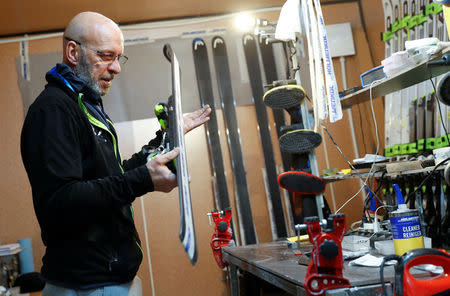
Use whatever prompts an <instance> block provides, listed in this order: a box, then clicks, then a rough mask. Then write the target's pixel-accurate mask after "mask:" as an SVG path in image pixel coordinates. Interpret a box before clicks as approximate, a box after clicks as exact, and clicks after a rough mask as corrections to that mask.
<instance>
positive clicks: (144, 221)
mask: <svg viewBox="0 0 450 296" xmlns="http://www.w3.org/2000/svg"><path fill="white" fill-rule="evenodd" d="M139 199H140V201H141V208H142V222H143V224H144V235H145V248H146V250H147V258H148V271H149V273H150V286H151V287H152V295H153V296H156V294H155V283H154V281H153V270H152V259H151V257H150V243H149V240H148V231H147V219H146V216H145V206H144V198H143V197H140V198H139Z"/></svg>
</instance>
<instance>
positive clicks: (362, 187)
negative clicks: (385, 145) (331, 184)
mask: <svg viewBox="0 0 450 296" xmlns="http://www.w3.org/2000/svg"><path fill="white" fill-rule="evenodd" d="M382 80H383V79H379V80H375V81H372V83H371V84H370V86H369V94H370V109H371V111H372V118H373V122H374V125H375V136H376V139H377V150H376V152H375V155H378V151H379V149H380V140H379V138H378V124H377V119H376V117H375V112H374V110H373V98H372V87H373V85H374V84H376V83H378V82H380V81H382ZM375 162H376V157H375V158H374V161H373V162H372V165H371V166H370V170H369V172H368V173H367V177H366V179H365V180H364V181H363V184H362V186H361V188H360V189H359V190H358V192H356V193H355V195H353V196H352V197H350V198H349V199H348V200H347V201H346V202H345V203H344V204H343V205H342V206H341V207H340V208H339V209H338V210H337V211H336V212H335V214H337V213H339V211H340V210H342V209H343V208H344V207H345V206H346V205H347V204H348V203H349V202H351V201H352V200H353V199H354V198H355V197H356V196H358V194H359V193H360V192H361V191H362V190H363V189H364V187H365V186H367V180H368V179H369V177H370V174H371V173H372V170H373V167H374V165H375Z"/></svg>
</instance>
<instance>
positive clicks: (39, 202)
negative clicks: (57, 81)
mask: <svg viewBox="0 0 450 296" xmlns="http://www.w3.org/2000/svg"><path fill="white" fill-rule="evenodd" d="M65 107H66V106H60V105H57V104H53V105H45V106H41V107H40V108H36V109H33V110H32V111H31V112H29V114H28V115H27V118H26V119H25V122H24V126H23V130H22V136H21V152H22V159H23V162H24V165H25V168H26V170H27V173H28V177H29V179H30V183H31V186H32V191H33V200H34V205H35V208H36V212H37V214H38V219H39V218H40V217H41V218H42V217H45V219H46V220H47V219H50V220H47V221H49V222H52V223H61V222H62V221H66V222H67V221H70V219H76V220H78V221H79V215H80V214H82V216H83V217H90V215H94V216H95V215H102V213H105V215H106V213H107V212H108V210H107V209H114V208H120V207H123V206H124V205H127V204H130V203H131V202H132V201H133V200H134V199H135V198H136V197H138V196H141V195H143V194H145V193H147V192H149V191H153V183H152V180H151V177H150V174H149V172H148V170H147V168H146V167H145V166H138V167H136V168H135V169H132V170H129V171H127V172H125V173H124V174H117V175H112V176H104V177H100V178H96V179H89V180H86V179H85V178H83V176H84V173H85V172H84V170H86V161H85V160H83V145H82V141H84V140H86V138H87V136H86V133H88V132H90V131H91V128H90V126H88V129H87V130H86V126H87V125H86V126H83V125H82V123H83V122H82V121H81V120H80V119H81V116H80V114H79V113H80V112H78V113H77V110H75V108H73V109H72V110H71V109H70V108H69V109H68V108H65ZM81 115H82V114H81ZM80 122H81V127H80ZM90 165H91V166H93V167H94V170H95V165H97V164H96V163H94V164H90ZM83 166H84V167H83ZM39 216H40V217H39ZM77 218H78V219H77ZM76 220H74V221H76Z"/></svg>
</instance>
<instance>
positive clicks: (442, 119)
mask: <svg viewBox="0 0 450 296" xmlns="http://www.w3.org/2000/svg"><path fill="white" fill-rule="evenodd" d="M430 81H431V84H432V85H433V89H434V94H435V97H436V102H437V105H438V108H439V117H440V118H441V124H442V127H443V128H444V131H445V135H446V137H447V138H448V132H447V128H446V127H445V124H444V118H443V117H442V111H441V102H440V100H439V99H438V93H437V91H436V86H435V85H434V81H433V79H432V78H431V77H430Z"/></svg>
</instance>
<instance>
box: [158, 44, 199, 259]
mask: <svg viewBox="0 0 450 296" xmlns="http://www.w3.org/2000/svg"><path fill="white" fill-rule="evenodd" d="M163 52H164V55H165V57H166V58H167V59H168V60H169V62H170V65H171V67H170V68H171V73H172V75H171V76H172V95H171V96H170V97H169V102H168V110H169V136H170V143H171V144H172V145H170V149H174V148H176V147H179V148H180V154H179V155H178V156H177V158H176V170H177V181H178V196H179V200H180V231H179V235H178V236H179V238H180V240H181V243H182V245H183V248H184V250H185V251H186V253H187V255H188V257H189V260H190V261H191V263H192V265H195V264H196V263H197V257H198V255H197V254H198V251H197V241H196V238H195V229H194V215H193V213H192V203H191V193H190V188H189V174H188V169H187V159H186V149H185V145H184V130H183V129H184V127H183V111H182V109H181V80H180V78H181V77H180V65H179V63H178V59H177V57H176V56H175V53H174V52H173V50H172V48H171V47H170V45H169V44H166V45H164V50H163Z"/></svg>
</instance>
